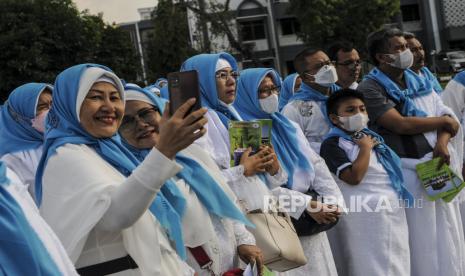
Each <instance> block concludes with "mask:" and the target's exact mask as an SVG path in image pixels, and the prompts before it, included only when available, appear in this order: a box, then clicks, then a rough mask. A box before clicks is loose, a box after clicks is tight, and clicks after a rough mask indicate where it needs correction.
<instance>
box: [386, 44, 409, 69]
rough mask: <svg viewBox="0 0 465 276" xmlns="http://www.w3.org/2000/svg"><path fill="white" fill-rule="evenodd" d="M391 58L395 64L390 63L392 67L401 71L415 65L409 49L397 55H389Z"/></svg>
mask: <svg viewBox="0 0 465 276" xmlns="http://www.w3.org/2000/svg"><path fill="white" fill-rule="evenodd" d="M388 56H389V57H390V58H392V59H394V61H393V62H390V63H388V64H389V65H391V66H392V67H396V68H399V69H403V70H405V69H408V68H410V66H412V64H413V59H414V58H413V54H412V51H410V49H407V50H405V51H403V52H402V53H397V54H389V55H388Z"/></svg>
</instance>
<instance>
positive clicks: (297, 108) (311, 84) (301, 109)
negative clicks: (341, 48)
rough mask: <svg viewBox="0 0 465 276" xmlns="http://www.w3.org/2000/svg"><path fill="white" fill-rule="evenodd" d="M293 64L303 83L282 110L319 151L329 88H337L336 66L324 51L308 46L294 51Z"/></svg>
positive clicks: (326, 126)
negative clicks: (295, 52)
mask: <svg viewBox="0 0 465 276" xmlns="http://www.w3.org/2000/svg"><path fill="white" fill-rule="evenodd" d="M294 67H295V68H296V70H297V73H298V74H299V76H300V77H301V78H302V85H301V86H300V89H299V90H298V91H297V92H296V93H295V94H294V95H293V96H292V97H291V98H290V99H289V103H288V104H287V105H286V106H284V108H283V110H282V113H283V114H284V115H285V116H286V117H288V118H289V119H290V120H292V121H294V122H296V123H297V124H298V125H299V126H300V128H301V129H302V131H303V132H304V134H305V137H306V138H307V140H308V142H309V143H310V146H311V147H312V148H313V150H315V151H316V152H317V153H319V152H320V146H321V143H322V142H323V139H324V137H325V135H326V134H327V133H328V132H329V128H330V123H329V120H328V118H327V115H326V100H327V99H328V96H329V95H330V93H331V92H333V91H335V90H338V86H337V85H335V83H336V81H337V80H338V76H337V73H336V68H334V66H333V64H332V62H331V60H330V59H329V57H328V56H327V55H326V54H325V52H323V51H322V50H320V49H310V48H307V49H304V50H303V51H301V52H300V53H298V54H297V56H296V57H295V58H294Z"/></svg>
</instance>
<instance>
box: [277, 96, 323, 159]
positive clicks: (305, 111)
mask: <svg viewBox="0 0 465 276" xmlns="http://www.w3.org/2000/svg"><path fill="white" fill-rule="evenodd" d="M325 104H326V103H325V102H316V101H301V100H295V101H291V102H289V103H288V104H287V105H286V106H284V108H283V110H282V111H281V113H282V114H283V115H284V116H286V117H287V118H288V119H290V120H292V121H294V122H296V123H297V125H299V127H300V129H302V131H303V133H304V135H305V137H306V138H307V140H308V142H309V143H310V146H311V147H312V148H313V150H314V151H315V152H316V153H320V147H321V143H322V142H323V140H324V137H325V136H326V134H328V132H329V129H330V127H331V126H330V125H329V122H328V120H327V119H326V114H323V112H322V110H323V109H322V106H323V105H325Z"/></svg>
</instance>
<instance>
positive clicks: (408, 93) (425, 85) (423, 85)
mask: <svg viewBox="0 0 465 276" xmlns="http://www.w3.org/2000/svg"><path fill="white" fill-rule="evenodd" d="M365 78H367V79H372V80H374V81H376V82H377V83H379V84H380V85H381V86H382V87H383V88H384V89H385V90H386V93H387V94H388V95H389V96H390V97H391V98H393V99H394V100H395V101H397V102H399V103H403V108H402V112H401V113H402V115H404V116H409V117H412V116H415V117H426V116H427V114H426V113H425V112H424V111H423V110H421V109H418V108H417V107H416V106H415V103H414V102H413V99H414V98H416V97H422V96H426V95H429V94H430V93H431V92H432V91H433V89H432V86H431V83H430V82H429V81H426V80H424V79H422V78H421V77H420V76H418V75H417V74H415V72H413V71H412V70H410V69H407V70H405V71H404V79H405V83H406V84H407V88H406V89H404V90H400V88H399V86H398V85H397V84H396V83H395V82H393V81H392V80H391V79H390V78H389V77H388V76H386V74H384V73H383V72H382V71H381V70H379V69H378V68H374V69H373V70H371V72H370V73H369V74H368V75H366V76H365Z"/></svg>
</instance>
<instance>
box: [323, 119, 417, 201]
mask: <svg viewBox="0 0 465 276" xmlns="http://www.w3.org/2000/svg"><path fill="white" fill-rule="evenodd" d="M362 132H364V133H366V134H368V135H371V136H372V137H373V138H376V140H377V141H378V142H379V144H378V145H376V146H375V147H374V148H373V149H374V150H375V152H376V155H377V157H378V160H379V162H380V163H381V164H382V165H383V167H384V169H385V170H386V172H387V173H388V175H389V179H390V180H391V186H392V188H393V189H394V190H395V191H396V192H397V194H398V195H399V198H401V199H403V200H406V201H407V206H413V204H414V198H413V196H412V194H411V193H410V192H409V191H408V190H407V189H406V188H405V186H404V176H403V174H402V169H401V168H402V165H401V161H400V158H399V156H398V155H397V154H396V153H395V152H394V151H393V150H392V149H391V148H390V147H389V146H387V145H386V144H385V143H384V139H383V137H381V136H380V135H379V134H378V133H376V132H373V131H372V130H370V129H368V128H364V129H363V130H362ZM331 137H342V138H344V139H345V140H347V141H351V142H354V141H353V139H352V137H351V136H350V135H348V134H347V133H346V132H344V131H343V130H342V129H340V128H338V127H332V128H331V130H330V131H329V133H328V134H327V136H326V138H325V139H328V138H331Z"/></svg>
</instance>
